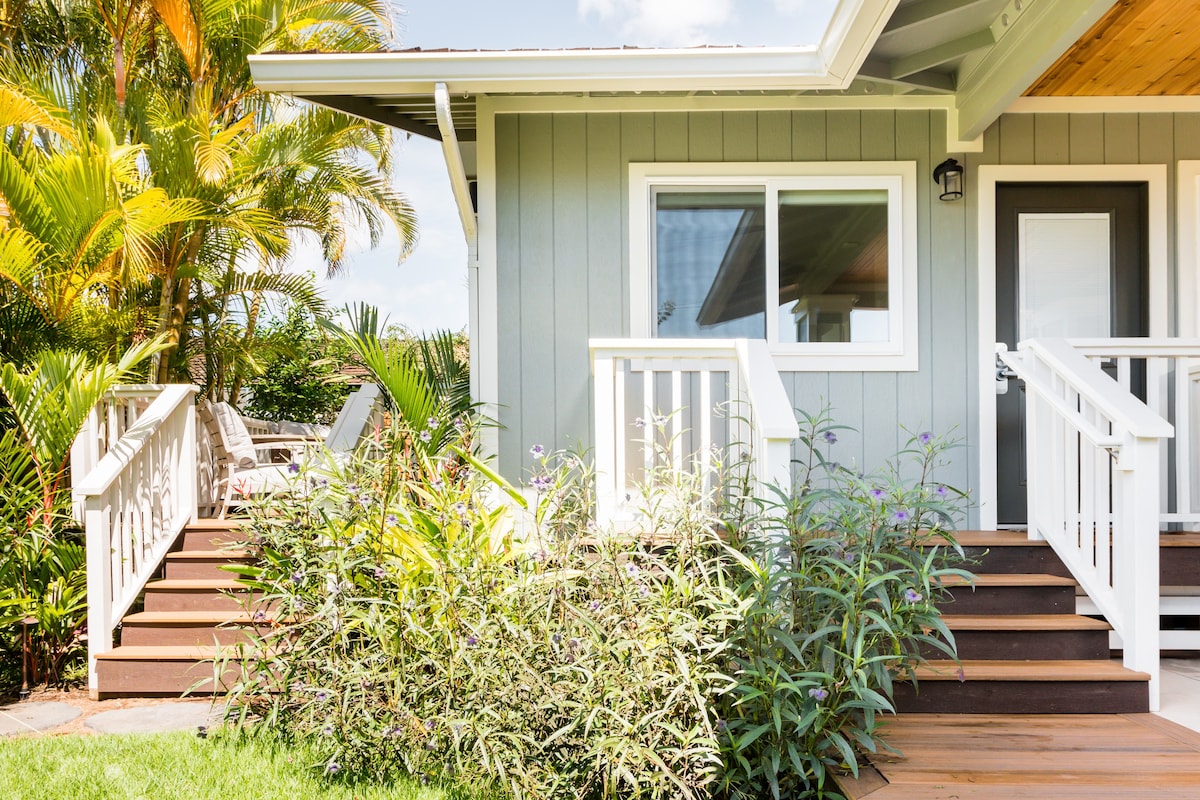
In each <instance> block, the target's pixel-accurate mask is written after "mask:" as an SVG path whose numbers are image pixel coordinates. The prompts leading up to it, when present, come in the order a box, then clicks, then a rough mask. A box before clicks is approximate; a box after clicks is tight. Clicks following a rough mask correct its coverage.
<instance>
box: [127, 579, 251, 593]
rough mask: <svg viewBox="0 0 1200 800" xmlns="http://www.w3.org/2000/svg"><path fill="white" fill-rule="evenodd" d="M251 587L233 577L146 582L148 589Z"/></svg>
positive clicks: (187, 589)
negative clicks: (225, 578)
mask: <svg viewBox="0 0 1200 800" xmlns="http://www.w3.org/2000/svg"><path fill="white" fill-rule="evenodd" d="M249 589H250V587H249V586H246V585H245V584H244V583H241V582H239V581H237V580H235V579H233V578H230V579H229V580H220V579H216V580H210V579H207V578H206V579H194V578H164V579H162V580H157V581H150V582H149V583H147V584H146V591H148V592H152V591H212V592H220V591H249Z"/></svg>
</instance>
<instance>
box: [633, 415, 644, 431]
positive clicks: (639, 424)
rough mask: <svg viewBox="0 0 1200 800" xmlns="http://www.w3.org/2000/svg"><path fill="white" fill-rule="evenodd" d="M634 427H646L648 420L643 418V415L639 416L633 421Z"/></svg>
mask: <svg viewBox="0 0 1200 800" xmlns="http://www.w3.org/2000/svg"><path fill="white" fill-rule="evenodd" d="M633 427H635V428H644V427H646V420H644V419H642V418H641V417H638V418H636V419H635V420H634V421H633Z"/></svg>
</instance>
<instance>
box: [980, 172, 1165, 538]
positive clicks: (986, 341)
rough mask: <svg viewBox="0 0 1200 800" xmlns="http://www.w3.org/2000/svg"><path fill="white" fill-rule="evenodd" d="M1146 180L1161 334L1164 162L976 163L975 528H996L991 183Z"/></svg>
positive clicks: (1153, 296)
mask: <svg viewBox="0 0 1200 800" xmlns="http://www.w3.org/2000/svg"><path fill="white" fill-rule="evenodd" d="M1118 181H1124V182H1129V183H1145V184H1147V192H1146V194H1147V207H1148V208H1147V220H1146V223H1147V229H1148V236H1149V241H1148V243H1147V244H1148V257H1149V262H1150V263H1149V270H1150V276H1149V277H1150V297H1149V307H1150V309H1149V310H1150V313H1149V317H1150V331H1149V333H1150V336H1151V337H1165V336H1167V335H1168V325H1167V307H1168V297H1167V271H1168V269H1167V257H1168V256H1167V250H1168V245H1167V166H1166V165H1165V164H1071V165H1045V166H1035V165H1031V164H1014V165H995V164H985V165H982V166H980V167H979V178H978V192H979V217H978V227H979V236H978V240H979V242H978V247H979V251H978V256H977V259H978V270H979V284H978V285H979V310H978V325H979V330H978V337H979V341H978V348H979V349H978V359H979V360H978V369H979V375H978V380H979V428H978V430H977V431H976V435H977V437H978V450H979V486H978V491H979V498H978V499H979V527H980V528H981V529H982V530H995V529H996V516H997V515H996V502H997V499H996V498H997V490H996V477H997V476H996V388H995V384H996V366H995V365H996V184H997V183H1053V182H1059V183H1112V182H1118Z"/></svg>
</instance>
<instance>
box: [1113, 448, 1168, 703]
mask: <svg viewBox="0 0 1200 800" xmlns="http://www.w3.org/2000/svg"><path fill="white" fill-rule="evenodd" d="M1114 478H1116V485H1117V487H1119V490H1118V491H1116V492H1115V493H1114V494H1115V497H1114V501H1115V502H1116V509H1115V510H1116V518H1115V519H1114V520H1113V534H1114V535H1113V586H1114V588H1115V589H1116V590H1117V596H1118V597H1119V598H1122V605H1123V606H1124V614H1125V620H1124V622H1125V625H1124V630H1123V631H1121V638H1122V641H1123V644H1124V647H1125V651H1124V664H1125V666H1126V667H1127V668H1129V669H1133V670H1137V671H1139V672H1146V673H1149V675H1150V710H1151V711H1158V708H1159V616H1158V612H1159V563H1158V536H1159V530H1158V528H1159V500H1158V486H1159V483H1158V481H1159V440H1158V439H1156V438H1141V437H1137V438H1135V437H1133V436H1128V437H1126V443H1125V445H1124V446H1122V447H1121V453H1120V456H1119V457H1118V458H1117V461H1116V464H1115V470H1114Z"/></svg>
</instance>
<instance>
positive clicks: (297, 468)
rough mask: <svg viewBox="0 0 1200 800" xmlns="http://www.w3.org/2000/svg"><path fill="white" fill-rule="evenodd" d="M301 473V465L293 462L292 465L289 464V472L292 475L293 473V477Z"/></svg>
mask: <svg viewBox="0 0 1200 800" xmlns="http://www.w3.org/2000/svg"><path fill="white" fill-rule="evenodd" d="M299 471H300V465H299V464H296V463H294V462H293V463H291V464H288V472H290V473H292V474H293V475H295V474H296V473H297V472H299Z"/></svg>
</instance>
